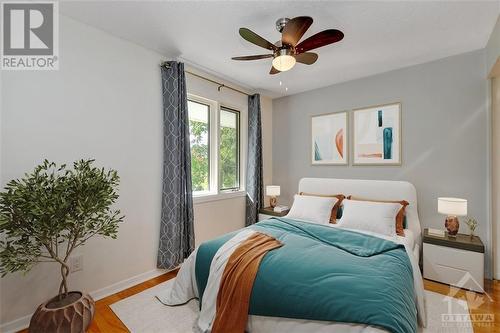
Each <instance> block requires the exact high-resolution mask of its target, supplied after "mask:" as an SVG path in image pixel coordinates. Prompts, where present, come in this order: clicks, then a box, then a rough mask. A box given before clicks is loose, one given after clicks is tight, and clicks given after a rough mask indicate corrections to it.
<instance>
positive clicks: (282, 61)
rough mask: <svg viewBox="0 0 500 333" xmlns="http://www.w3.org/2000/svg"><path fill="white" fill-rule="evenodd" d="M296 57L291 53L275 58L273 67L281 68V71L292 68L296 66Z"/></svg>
mask: <svg viewBox="0 0 500 333" xmlns="http://www.w3.org/2000/svg"><path fill="white" fill-rule="evenodd" d="M295 62H296V60H295V58H294V57H292V56H291V55H287V54H284V55H280V56H277V57H276V58H274V59H273V67H274V68H276V69H277V70H279V71H280V72H285V71H288V70H290V69H292V67H293V66H295Z"/></svg>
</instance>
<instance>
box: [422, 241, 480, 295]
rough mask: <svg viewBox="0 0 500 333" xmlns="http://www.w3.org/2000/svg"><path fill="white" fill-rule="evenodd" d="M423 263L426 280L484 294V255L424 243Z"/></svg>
mask: <svg viewBox="0 0 500 333" xmlns="http://www.w3.org/2000/svg"><path fill="white" fill-rule="evenodd" d="M423 262H424V277H425V278H426V279H430V280H434V281H439V282H443V283H447V284H451V285H454V286H457V287H461V288H465V289H471V290H474V291H479V292H484V290H483V283H484V255H483V253H479V252H473V251H466V250H461V249H456V248H451V247H446V246H440V245H434V244H428V243H424V250H423ZM469 274H470V276H469ZM470 277H472V278H470Z"/></svg>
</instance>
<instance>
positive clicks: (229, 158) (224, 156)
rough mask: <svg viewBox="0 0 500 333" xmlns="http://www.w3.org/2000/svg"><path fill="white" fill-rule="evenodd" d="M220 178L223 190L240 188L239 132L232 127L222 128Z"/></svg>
mask: <svg viewBox="0 0 500 333" xmlns="http://www.w3.org/2000/svg"><path fill="white" fill-rule="evenodd" d="M219 154H220V177H221V189H230V188H237V187H238V186H239V167H238V160H239V156H238V130H237V129H236V128H232V127H221V128H220V148H219Z"/></svg>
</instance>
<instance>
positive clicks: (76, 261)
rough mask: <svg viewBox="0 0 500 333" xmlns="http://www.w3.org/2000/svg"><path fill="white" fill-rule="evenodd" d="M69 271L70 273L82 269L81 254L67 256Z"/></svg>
mask: <svg viewBox="0 0 500 333" xmlns="http://www.w3.org/2000/svg"><path fill="white" fill-rule="evenodd" d="M69 271H70V273H74V272H78V271H83V255H82V254H77V255H75V256H72V257H70V258H69Z"/></svg>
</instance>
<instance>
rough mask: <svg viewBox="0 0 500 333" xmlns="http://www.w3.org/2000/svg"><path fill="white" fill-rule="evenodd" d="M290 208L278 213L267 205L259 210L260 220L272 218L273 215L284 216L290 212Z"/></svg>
mask: <svg viewBox="0 0 500 333" xmlns="http://www.w3.org/2000/svg"><path fill="white" fill-rule="evenodd" d="M288 212H289V211H288V210H287V211H285V212H282V213H276V212H275V211H274V210H273V209H272V208H271V207H265V208H262V209H260V210H259V222H260V221H264V220H267V219H270V218H271V217H283V216H285V215H286V214H288Z"/></svg>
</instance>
